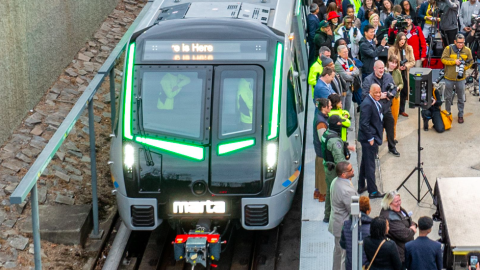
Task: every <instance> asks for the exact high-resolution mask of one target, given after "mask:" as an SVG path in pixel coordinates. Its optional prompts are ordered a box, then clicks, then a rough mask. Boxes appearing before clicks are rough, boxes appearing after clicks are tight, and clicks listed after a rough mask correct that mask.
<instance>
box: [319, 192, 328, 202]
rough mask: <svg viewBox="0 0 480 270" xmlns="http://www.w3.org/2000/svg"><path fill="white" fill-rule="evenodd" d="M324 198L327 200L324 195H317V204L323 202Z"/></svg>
mask: <svg viewBox="0 0 480 270" xmlns="http://www.w3.org/2000/svg"><path fill="white" fill-rule="evenodd" d="M326 198H327V195H326V194H319V195H318V201H319V202H324V201H325V199H326Z"/></svg>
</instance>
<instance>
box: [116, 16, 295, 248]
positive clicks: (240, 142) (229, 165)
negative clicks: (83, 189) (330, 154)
mask: <svg viewBox="0 0 480 270" xmlns="http://www.w3.org/2000/svg"><path fill="white" fill-rule="evenodd" d="M285 51H286V49H285V37H284V35H282V34H279V33H275V32H274V31H273V30H271V29H270V28H268V27H267V26H265V25H262V24H258V23H252V22H249V21H242V20H228V19H216V20H212V19H210V20H208V21H206V20H202V19H189V20H176V21H166V22H162V23H161V24H159V25H154V26H152V27H150V28H148V29H147V30H145V31H142V32H140V33H137V34H136V35H134V36H133V37H132V39H131V41H130V43H129V44H128V51H127V53H126V59H125V70H124V89H123V91H122V94H121V98H120V104H119V107H120V108H119V113H118V121H117V123H116V125H115V135H116V136H115V137H114V138H113V140H112V147H111V160H112V161H113V164H111V171H112V180H113V182H114V186H115V188H116V197H117V202H118V209H119V212H120V216H121V217H122V220H123V221H124V223H125V225H126V226H127V227H129V228H130V229H132V230H153V229H155V228H156V227H158V226H159V225H160V224H161V222H162V221H168V222H169V223H170V224H171V225H172V226H175V227H177V228H178V227H183V226H184V225H185V224H195V223H196V224H197V225H198V222H199V220H203V221H205V220H208V222H207V223H209V224H210V225H211V226H212V228H213V227H219V228H220V227H222V225H225V223H226V221H228V220H233V219H238V220H240V222H241V225H242V226H243V227H244V228H245V229H248V230H266V229H271V228H274V227H276V226H277V225H278V224H279V223H280V222H281V221H282V219H283V217H284V215H285V214H286V213H287V212H288V210H289V208H290V205H291V202H292V199H293V195H294V191H295V188H296V180H297V179H298V177H299V174H300V169H301V166H300V165H301V164H298V163H299V162H298V160H301V157H300V156H301V150H300V149H301V144H302V143H301V139H300V138H301V136H299V134H295V136H293V135H292V136H290V137H289V138H287V137H286V136H285V133H287V132H289V131H288V127H286V122H287V120H286V119H285V118H286V116H285V114H284V113H282V111H283V112H285V111H286V108H287V104H285V103H287V102H289V100H290V99H291V98H293V99H295V97H291V98H290V99H288V98H287V93H285V92H286V91H282V85H283V84H284V81H285V79H286V78H285V77H286V76H283V72H284V69H285V68H284V66H285V61H284V54H285ZM293 102H294V101H293ZM297 129H298V127H297ZM297 129H294V130H292V128H291V127H290V132H292V131H293V132H299V131H298V130H297ZM282 136H285V139H283V138H282ZM299 137H300V138H299ZM187 227H188V226H187ZM194 228H195V227H194ZM210 231H211V229H210ZM218 240H219V239H218Z"/></svg>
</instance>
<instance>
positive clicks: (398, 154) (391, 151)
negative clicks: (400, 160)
mask: <svg viewBox="0 0 480 270" xmlns="http://www.w3.org/2000/svg"><path fill="white" fill-rule="evenodd" d="M388 153H390V154H392V155H394V156H396V157H399V156H400V153H399V152H398V151H397V149H393V150H388Z"/></svg>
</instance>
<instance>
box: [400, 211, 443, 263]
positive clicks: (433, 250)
mask: <svg viewBox="0 0 480 270" xmlns="http://www.w3.org/2000/svg"><path fill="white" fill-rule="evenodd" d="M432 227H433V220H432V218H431V217H421V218H419V219H418V229H419V231H420V232H419V233H418V237H417V239H415V240H414V241H411V242H408V243H407V244H405V266H406V267H407V269H408V270H426V269H429V270H433V269H435V270H442V267H443V256H442V245H441V244H440V243H439V242H437V241H432V240H430V239H429V238H428V234H429V233H431V232H432Z"/></svg>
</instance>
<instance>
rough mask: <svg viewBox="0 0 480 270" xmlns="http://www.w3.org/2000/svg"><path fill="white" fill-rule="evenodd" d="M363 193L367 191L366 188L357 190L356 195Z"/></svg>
mask: <svg viewBox="0 0 480 270" xmlns="http://www.w3.org/2000/svg"><path fill="white" fill-rule="evenodd" d="M365 191H367V187H364V188H359V189H357V193H358V194H362V193H363V192H365Z"/></svg>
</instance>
